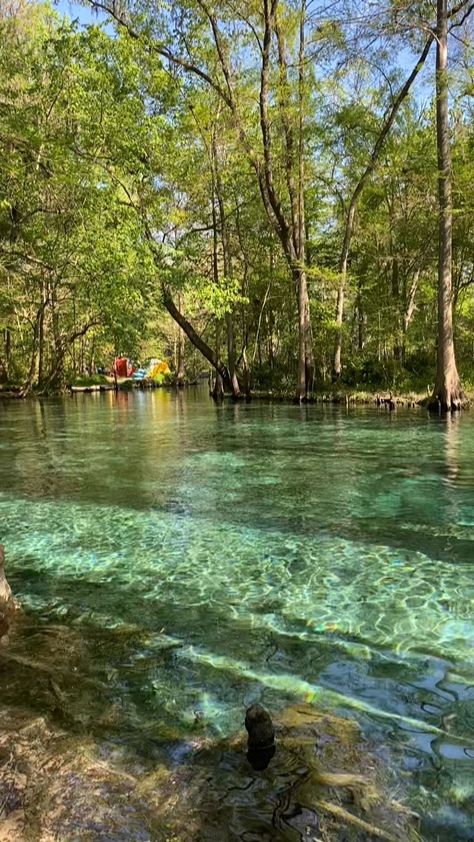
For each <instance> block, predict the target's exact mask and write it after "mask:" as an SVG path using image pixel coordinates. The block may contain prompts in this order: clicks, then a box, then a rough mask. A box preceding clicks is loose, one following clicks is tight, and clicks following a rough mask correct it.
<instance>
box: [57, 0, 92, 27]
mask: <svg viewBox="0 0 474 842" xmlns="http://www.w3.org/2000/svg"><path fill="white" fill-rule="evenodd" d="M53 2H54V5H55V6H56V8H57V9H58V11H59V12H61V13H62V14H64V15H67V16H68V17H69V18H71V20H74V19H75V18H78V19H79V21H80V22H81V23H83V24H87V23H91V22H95V23H97V21H98V20H99V19H100V16H99V17H98V16H97V15H95V14H92V12H91V10H90V9H89V8H87V7H85V6H81V5H80V4H79V3H75V2H74V1H73V0H53Z"/></svg>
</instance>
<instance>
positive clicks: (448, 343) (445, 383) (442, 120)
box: [429, 0, 464, 412]
mask: <svg viewBox="0 0 474 842" xmlns="http://www.w3.org/2000/svg"><path fill="white" fill-rule="evenodd" d="M436 144H437V152H438V203H439V244H438V360H437V369H436V381H435V387H434V391H433V395H432V396H431V399H430V402H429V406H430V407H431V408H438V409H440V410H441V411H447V412H450V411H452V410H455V409H460V408H461V406H462V403H463V401H464V394H463V391H462V388H461V382H460V380H459V375H458V371H457V367H456V357H455V352H454V338H453V301H452V221H453V205H452V183H451V144H450V137H449V104H448V25H447V0H437V42H436Z"/></svg>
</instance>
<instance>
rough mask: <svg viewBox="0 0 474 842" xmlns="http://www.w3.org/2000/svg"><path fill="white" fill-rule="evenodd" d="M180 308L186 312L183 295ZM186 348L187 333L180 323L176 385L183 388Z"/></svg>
mask: <svg viewBox="0 0 474 842" xmlns="http://www.w3.org/2000/svg"><path fill="white" fill-rule="evenodd" d="M178 308H179V312H180V313H184V304H183V296H182V295H181V294H180V295H179V296H178ZM184 348H185V333H184V331H183V329H182V328H181V327H180V326H179V325H178V365H177V372H176V385H177V386H178V387H179V388H180V389H182V388H183V386H184V381H185V378H186V368H185V362H184Z"/></svg>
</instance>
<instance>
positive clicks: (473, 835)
mask: <svg viewBox="0 0 474 842" xmlns="http://www.w3.org/2000/svg"><path fill="white" fill-rule="evenodd" d="M0 541H1V542H2V543H4V544H5V547H6V553H7V560H8V574H9V580H10V582H11V585H12V587H13V589H14V591H15V593H16V595H17V596H18V597H19V598H20V600H21V601H22V603H23V605H24V607H25V608H26V609H27V615H28V618H29V624H28V625H27V626H25V630H24V633H23V634H21V633H20V634H18V635H17V636H16V637H15V638H14V640H13V641H12V646H13V647H14V649H15V651H16V652H17V653H19V654H20V655H21V654H22V655H23V656H24V657H28V658H39V659H41V658H42V659H43V660H45V659H47V658H48V653H49V657H50V658H51V659H52V660H53V661H54V663H55V665H56V668H57V670H58V676H59V680H60V679H61V669H63V671H65V672H67V674H65V675H63V676H62V678H63V687H66V688H67V687H68V686H70V687H71V688H73V691H74V692H73V693H71V699H70V703H71V705H72V706H74V705H75V710H76V713H77V715H78V716H79V718H80V716H83V717H84V719H85V720H86V719H87V716H89V717H90V718H92V719H93V718H95V721H97V722H99V721H100V713H101V711H102V707H103V706H104V705H105V703H106V701H107V703H113V704H115V705H119V706H120V711H121V716H120V729H119V731H120V733H119V734H118V736H119V737H121V738H126V739H127V740H129V742H130V743H135V744H136V746H137V747H138V749H137V750H140V746H141V747H142V748H143V747H144V746H145V743H146V740H145V738H144V735H148V736H149V735H150V734H155V735H159V734H160V733H165V732H166V733H167V734H169V735H171V736H170V738H171V737H173V736H174V737H179V734H180V733H184V732H186V731H189V728H190V726H192V725H193V723H199V727H200V728H201V729H203V731H204V732H205V733H208V734H216V735H218V734H223V735H226V734H230V733H232V732H233V731H235V730H236V729H239V728H241V727H242V711H243V709H244V707H245V706H246V705H248V704H250V703H252V702H254V701H260V702H262V703H263V704H265V705H266V706H268V707H269V708H270V709H272V710H278V709H279V708H282V707H284V706H285V705H287V704H288V703H291V702H292V701H294V700H300V699H305V700H306V701H310V702H312V703H314V704H318V703H320V704H323V705H328V706H329V707H331V708H333V709H336V710H337V711H338V712H340V713H343V714H345V715H353V716H356V717H357V718H358V719H359V721H360V722H361V723H362V725H363V727H364V729H365V731H366V733H368V734H369V735H371V737H372V738H373V739H374V741H377V742H379V743H385V744H387V745H388V746H389V747H390V749H391V752H393V755H394V756H395V758H396V763H397V765H398V768H399V770H400V775H401V776H403V779H404V780H406V781H407V786H408V790H409V797H410V801H411V804H412V805H413V806H414V807H415V808H416V809H417V810H419V811H420V812H421V814H422V818H423V824H422V829H423V834H424V838H425V839H427V840H436V839H443V840H445V839H446V840H447V839H449V840H457V839H459V840H461V839H471V840H472V839H474V831H473V830H472V826H473V822H474V806H473V799H474V663H473V644H474V609H473V604H474V603H473V596H474V579H473V573H474V555H473V549H474V415H473V414H469V413H466V414H464V415H462V416H456V417H454V418H452V419H438V418H429V417H428V416H427V415H426V414H425V413H424V412H422V411H421V410H420V411H418V410H417V411H411V412H398V413H392V414H387V413H385V412H378V411H376V410H374V409H371V408H370V409H354V410H346V409H344V410H341V409H337V408H332V407H328V408H322V409H321V408H316V407H313V406H311V407H304V408H299V407H294V406H286V405H267V404H261V403H257V402H255V403H252V404H250V405H247V404H243V405H233V404H227V403H226V404H224V405H222V406H215V405H214V404H213V403H212V402H211V401H210V400H209V399H208V398H207V395H206V392H205V390H202V391H200V390H198V389H197V390H192V389H190V390H189V391H188V392H187V393H185V394H178V395H176V394H174V393H171V392H165V391H157V392H152V393H141V392H137V393H133V394H130V395H129V394H120V395H118V396H117V397H116V396H115V395H114V394H111V393H107V394H105V395H80V396H76V397H74V398H69V399H64V400H54V401H53V400H51V401H44V402H40V401H36V402H13V401H11V402H7V401H5V402H2V403H1V404H0ZM58 624H60V627H61V628H64V627H67V628H68V629H70V630H71V635H72V638H71V640H73V643H68V642H67V641H66V643H65V644H64V647H63V649H64V650H67V651H62V652H61V653H59V654H58V651H57V643H55V647H56V648H54V647H53V648H52V649H51V651H49V649H48V646H49V641H51V640H52V639H53V638H54V629H55V628H57V627H58ZM50 648H51V647H50ZM2 676H3V681H4V687H3V690H2V698H3V702H4V703H8V704H10V705H11V704H16V703H17V704H19V705H20V704H21V705H25V704H28V705H30V706H31V707H33V708H36V709H38V710H39V711H40V712H44V711H46V712H47V711H48V704H49V706H51V700H50V697H49V696H48V693H47V691H46V690H45V691H44V692H43V691H42V688H41V687H38V685H37V684H36V685H35V686H31V687H29V686H28V684H27V682H26V685H25V678H24V676H23V677H22V682H21V686H20V685H19V684H18V682H15V681H14V680H11V681H9V680H8V675H7V676H5V672H3V673H2ZM97 687H99V688H102V689H100V690H97ZM91 688H92V689H91ZM48 699H49V701H48ZM124 723H125V724H124ZM88 727H92V725H91V721H89V723H88ZM109 728H111V729H112V730H113V725H110V723H109ZM176 745H177V746H179V742H177V743H176ZM143 750H145V749H144V748H143ZM176 750H177V751H178V749H176ZM178 759H179V758H178Z"/></svg>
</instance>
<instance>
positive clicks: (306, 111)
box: [0, 0, 474, 390]
mask: <svg viewBox="0 0 474 842" xmlns="http://www.w3.org/2000/svg"><path fill="white" fill-rule="evenodd" d="M117 8H118V7H117ZM123 8H124V9H126V10H128V11H127V15H128V17H127V20H129V21H130V22H131V26H132V28H133V37H130V36H129V34H128V33H127V31H126V28H124V27H117V28H116V31H115V32H114V33H113V34H110V32H109V31H108V30H107V29H105V28H104V27H103V26H102V25H100V23H99V21H98V23H97V24H95V25H92V26H88V27H83V28H81V27H79V26H78V25H76V24H71V23H69V22H68V21H67V20H64V19H62V18H61V17H60V16H59V15H58V14H57V13H55V12H54V11H52V9H51V7H50V6H48V5H47V4H38V3H33V2H28V0H24V3H20V4H19V6H18V10H17V11H16V12H14V13H13V14H10V13H2V12H1V11H0V38H1V39H2V43H4V44H5V45H6V48H5V49H2V51H1V52H0V118H1V120H0V140H1V142H2V148H3V149H4V150H5V153H4V154H3V155H2V157H1V159H0V331H1V336H0V380H2V381H5V380H10V381H12V380H21V381H22V383H23V385H24V388H25V390H27V389H28V388H33V387H35V388H38V389H40V390H51V389H53V388H56V387H60V386H61V385H62V384H63V383H64V382H66V381H68V380H71V378H72V380H71V382H72V381H74V382H82V380H83V378H86V380H87V378H88V377H89V376H92V377H93V372H94V370H95V367H96V365H97V363H98V361H100V362H105V363H106V364H107V365H111V363H112V360H113V358H114V356H115V355H116V354H118V353H120V354H125V355H128V356H131V357H134V358H137V359H138V358H143V357H144V356H146V355H148V354H150V355H156V354H158V353H159V354H162V355H163V356H165V357H166V358H167V359H170V360H171V359H173V361H174V368H175V369H177V355H178V346H179V343H180V341H181V334H180V332H179V329H178V327H177V326H176V324H174V323H172V322H171V320H170V319H169V317H168V316H167V315H166V311H165V308H164V303H166V296H168V297H171V299H172V300H173V302H174V303H175V304H176V306H179V308H180V309H181V311H182V312H184V313H185V315H186V318H187V319H188V321H189V323H190V324H191V325H192V326H193V328H194V329H195V331H196V333H197V334H198V335H199V337H200V338H201V340H202V341H203V342H204V343H205V344H206V345H207V346H208V347H209V348H210V349H211V353H214V352H217V351H218V353H219V355H220V357H221V358H222V359H223V361H224V362H225V363H227V362H228V361H229V358H230V355H231V354H232V353H233V354H234V355H235V358H236V360H237V368H238V374H239V376H240V377H241V379H242V375H243V374H244V369H245V366H247V368H248V371H246V376H247V375H248V376H249V378H250V380H251V382H252V383H253V385H254V387H255V388H259V389H272V390H277V389H283V390H285V389H288V390H290V389H291V388H292V386H291V384H292V383H294V379H295V377H296V371H297V356H298V336H297V325H298V303H297V297H296V289H295V286H294V280H293V278H292V274H291V273H292V270H294V268H295V265H298V266H299V267H302V266H304V269H305V270H306V276H307V280H308V287H309V296H310V313H311V321H312V334H313V336H312V344H313V348H314V352H315V358H316V378H317V382H318V385H320V386H323V385H324V384H327V383H328V382H329V380H330V377H331V366H332V355H333V349H334V343H335V340H336V336H337V334H338V331H339V328H338V325H337V323H336V319H335V316H336V308H335V305H336V295H337V290H338V287H339V286H340V284H341V280H342V275H341V272H340V270H339V260H340V254H341V249H342V241H343V236H344V222H345V218H346V214H347V209H348V204H349V201H350V197H351V194H352V191H353V190H354V187H355V185H356V184H357V182H358V180H359V178H360V176H361V174H362V173H363V172H364V170H365V168H366V167H367V164H368V163H369V161H370V155H371V150H372V149H373V146H374V142H375V140H376V138H377V137H378V135H379V132H380V129H381V127H382V125H383V122H384V119H385V116H386V113H387V108H389V107H390V104H391V102H393V96H394V94H395V92H396V91H397V90H399V89H400V85H401V82H402V81H403V78H404V77H405V72H406V67H405V66H404V64H406V57H405V59H404V62H399V61H397V49H396V47H397V44H398V43H399V42H398V40H397V39H398V38H399V32H400V29H399V28H397V27H401V26H402V24H403V26H406V27H407V30H410V32H411V29H413V27H409V26H408V20H409V17H410V14H411V13H412V12H410V9H408V8H407V7H403V8H402V4H398V5H397V4H396V8H395V6H394V5H393V3H392V4H389V5H388V6H387V7H384V8H383V9H382V10H381V12H380V15H381V19H383V20H384V22H385V24H386V26H387V29H386V31H385V35H386V39H387V40H386V41H383V42H382V41H381V40H380V39H379V38H377V37H374V32H373V27H372V25H371V24H370V22H367V24H366V25H364V26H361V28H360V32H359V36H358V37H359V39H360V44H359V49H355V47H354V43H353V39H352V36H350V37H349V30H348V28H347V27H346V25H345V23H344V21H343V20H336V19H334V20H330V19H328V20H326V22H324V23H323V24H321V23H320V22H319V21H318V22H317V23H315V21H314V19H313V17H312V16H311V15H308V19H307V21H306V36H307V50H308V52H307V62H306V64H305V72H304V74H302V75H301V74H300V72H299V71H300V68H299V66H298V39H299V33H300V26H299V24H300V18H299V14H300V6H299V4H294V3H290V2H281V3H280V4H279V8H278V26H279V33H280V38H281V40H280V47H281V49H280V51H279V50H278V48H277V38H276V33H274V38H273V40H272V45H271V51H270V66H269V74H268V84H269V89H270V92H269V98H268V108H269V132H270V141H271V142H270V143H269V144H265V143H262V133H261V109H260V82H261V51H260V48H259V40H260V44H261V43H262V37H263V30H262V8H261V4H260V5H259V4H256V3H247V4H244V6H243V5H242V4H241V3H239V2H238V3H237V4H236V5H233V6H231V5H229V4H227V3H226V4H223V3H216V4H214V7H213V8H214V12H215V16H216V22H217V23H216V25H217V27H218V29H219V32H220V37H221V44H222V45H223V47H224V53H225V55H227V56H228V57H229V61H230V66H231V69H232V73H231V78H230V79H227V80H226V77H225V73H224V71H223V67H222V62H221V57H220V56H219V54H218V51H216V44H215V41H214V37H213V34H212V28H211V27H209V20H208V19H207V17H206V15H205V14H204V12H203V6H202V4H195V3H193V2H189V3H188V2H187V3H176V4H172V8H171V7H165V6H164V5H163V6H162V5H161V4H158V5H157V4H151V3H148V2H146V0H141V1H140V2H139V3H136V4H131V3H130V4H129V3H127V2H126V1H125V0H124V3H123ZM135 36H139V37H135ZM410 37H413V38H415V36H410ZM390 39H393V40H390ZM391 45H392V46H393V49H391ZM465 49H466V55H470V46H469V44H468V43H467V42H466V47H465ZM170 53H171V54H172V55H173V56H174V57H175V58H176V57H178V61H176V60H175V61H173V59H172V58H170ZM285 55H286V59H287V64H286V67H285V66H284V57H285ZM315 56H317V62H316V64H317V70H316V69H315V62H314V61H313V59H314V58H315ZM282 57H283V58H282ZM189 66H191V68H194V70H193V69H191V70H190V69H189ZM195 68H199V71H200V72H199V73H196V72H195ZM206 76H207V77H209V78H210V79H211V80H212V84H208V82H206V79H205V77H206ZM229 84H230V85H231V87H232V97H233V99H234V100H235V103H236V105H235V108H234V110H233V108H232V107H229V102H228V99H229V98H228V97H227V99H226V96H222V92H223V91H224V92H225V91H226V90H228V85H229ZM471 88H472V69H471V66H470V64H469V62H466V67H465V68H464V67H461V66H460V67H459V69H458V71H457V75H456V77H453V80H452V98H453V103H454V105H453V115H454V118H453V132H452V144H453V169H454V205H455V215H454V240H453V248H454V264H453V279H454V294H455V304H456V333H457V342H458V354H459V356H460V359H461V367H463V366H464V369H465V370H466V371H468V370H469V365H470V363H469V361H470V359H471V358H472V355H473V345H472V336H473V334H474V295H473V292H474V283H473V278H474V263H473V257H472V255H473V254H474V222H473V219H474V215H473V212H472V211H473V205H472V183H473V181H474V164H473V160H474V158H473V155H472V150H473V147H474V128H473V125H474V124H473V119H472V111H469V109H468V108H467V107H466V103H468V102H470V100H469V92H470V91H471ZM297 141H298V142H297ZM268 153H270V158H271V160H270V164H271V167H272V171H271V178H270V184H271V190H273V191H274V194H275V196H276V197H277V199H278V201H277V203H276V211H275V208H273V210H271V211H270V212H269V211H268V207H267V206H266V204H265V198H266V199H267V203H268V192H269V191H268V189H267V194H266V196H265V189H263V190H262V185H264V184H265V173H266V169H265V168H266V167H267V166H268V158H267V156H268ZM299 179H302V184H303V187H304V191H303V195H304V202H305V225H306V231H305V236H306V242H305V249H304V250H303V251H304V254H305V257H304V260H302V259H299V260H296V259H295V258H294V256H293V257H291V255H290V256H289V247H288V243H287V240H288V239H289V240H291V238H292V237H293V240H292V247H293V248H294V246H295V236H294V234H295V231H296V228H297V218H298V213H299V208H298V207H297V206H296V205H297V203H296V205H295V202H294V201H293V202H292V195H293V194H292V192H291V186H292V185H293V186H294V185H295V184H298V183H299ZM436 179H437V162H436V144H435V114H434V109H433V108H432V106H431V104H429V105H428V106H426V107H425V106H422V104H421V101H420V100H417V99H407V100H406V101H405V102H404V105H403V107H402V108H401V109H400V111H399V113H398V116H397V119H396V121H395V123H394V125H393V127H392V129H391V132H390V134H389V136H388V137H387V139H386V140H385V143H384V147H383V154H382V155H381V157H380V158H379V160H378V164H377V168H376V170H375V172H374V173H373V174H372V175H371V177H370V179H368V180H367V181H366V182H365V184H364V187H363V189H362V190H361V191H360V195H359V196H358V200H357V209H356V214H355V228H354V235H353V237H352V242H351V248H350V254H349V263H348V271H347V276H346V278H345V320H344V325H343V329H342V338H343V375H342V378H343V382H344V383H345V384H347V385H348V386H357V385H362V386H363V387H364V388H365V387H366V386H369V385H371V384H372V385H374V386H376V387H380V388H396V387H397V386H398V385H399V384H401V383H404V382H406V381H407V379H409V378H413V379H414V380H417V379H420V380H421V379H426V380H429V379H432V377H433V367H434V359H435V342H434V336H435V329H436V261H437V192H436V190H437V186H436ZM270 192H271V191H270ZM293 198H294V197H293ZM278 213H280V214H281V215H282V216H283V217H284V219H285V220H286V221H288V220H289V221H290V223H291V224H289V225H288V226H287V228H286V229H285V226H281V225H280V228H279V227H278V219H277V220H276V221H275V216H276V217H278ZM291 225H293V228H291ZM285 232H286V233H285ZM165 293H166V295H165ZM186 342H187V345H186V349H185V352H186V355H187V356H188V358H189V357H190V354H191V347H190V343H189V342H188V341H187V340H186ZM232 344H233V346H234V348H233V352H232ZM229 348H230V349H231V350H230V355H229V354H228V350H227V349H229ZM197 359H198V360H200V358H197ZM193 365H194V366H195V368H196V370H197V371H198V370H199V367H200V366H201V363H200V362H196V357H195V358H194V360H193ZM69 373H70V374H69ZM160 377H161V376H160ZM77 378H79V380H77ZM163 382H167V381H166V380H164V381H163Z"/></svg>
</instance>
